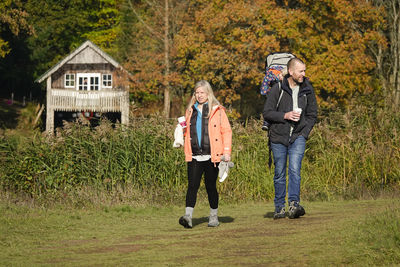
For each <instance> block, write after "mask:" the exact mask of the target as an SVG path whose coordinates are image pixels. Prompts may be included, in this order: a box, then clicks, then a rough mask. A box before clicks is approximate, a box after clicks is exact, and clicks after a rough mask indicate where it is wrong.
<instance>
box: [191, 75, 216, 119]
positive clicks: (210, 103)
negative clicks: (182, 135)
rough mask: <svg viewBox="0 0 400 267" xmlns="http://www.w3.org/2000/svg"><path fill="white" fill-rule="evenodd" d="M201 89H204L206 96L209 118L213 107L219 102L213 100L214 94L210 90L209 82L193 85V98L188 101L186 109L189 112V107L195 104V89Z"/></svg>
mask: <svg viewBox="0 0 400 267" xmlns="http://www.w3.org/2000/svg"><path fill="white" fill-rule="evenodd" d="M200 87H202V88H203V89H204V91H206V93H207V96H208V116H210V114H211V110H212V108H213V107H214V106H217V105H219V101H218V100H217V98H215V96H214V92H213V90H212V88H211V85H210V84H209V82H207V81H205V80H201V81H199V82H197V83H196V84H195V85H194V91H193V96H192V98H191V99H190V101H189V105H188V109H189V110H190V109H191V107H192V106H193V105H194V104H195V103H196V101H197V100H196V90H197V88H200Z"/></svg>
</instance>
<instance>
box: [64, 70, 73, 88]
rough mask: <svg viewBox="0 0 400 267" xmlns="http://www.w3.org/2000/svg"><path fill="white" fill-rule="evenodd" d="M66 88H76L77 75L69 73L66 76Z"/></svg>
mask: <svg viewBox="0 0 400 267" xmlns="http://www.w3.org/2000/svg"><path fill="white" fill-rule="evenodd" d="M64 81H65V88H74V87H75V74H73V73H68V74H65V79H64Z"/></svg>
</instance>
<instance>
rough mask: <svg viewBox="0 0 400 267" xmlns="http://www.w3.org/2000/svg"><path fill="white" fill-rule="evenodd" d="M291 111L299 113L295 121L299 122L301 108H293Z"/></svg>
mask: <svg viewBox="0 0 400 267" xmlns="http://www.w3.org/2000/svg"><path fill="white" fill-rule="evenodd" d="M293 111H294V112H296V113H299V119H297V120H296V121H299V120H300V115H301V112H302V111H303V110H302V109H301V108H295V109H294V110H293Z"/></svg>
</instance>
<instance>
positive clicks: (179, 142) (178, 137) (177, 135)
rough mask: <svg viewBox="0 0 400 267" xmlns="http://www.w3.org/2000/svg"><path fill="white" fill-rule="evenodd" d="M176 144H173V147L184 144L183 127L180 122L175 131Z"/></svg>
mask: <svg viewBox="0 0 400 267" xmlns="http://www.w3.org/2000/svg"><path fill="white" fill-rule="evenodd" d="M174 138H175V140H174V144H173V145H172V146H173V147H181V146H183V144H184V141H183V128H182V126H181V125H180V124H178V125H177V126H176V128H175V132H174Z"/></svg>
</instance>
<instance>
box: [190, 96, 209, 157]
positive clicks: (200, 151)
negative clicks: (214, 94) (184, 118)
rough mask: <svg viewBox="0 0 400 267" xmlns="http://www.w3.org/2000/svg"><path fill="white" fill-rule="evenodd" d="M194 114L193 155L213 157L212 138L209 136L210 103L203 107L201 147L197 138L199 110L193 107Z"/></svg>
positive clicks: (192, 132) (191, 133)
mask: <svg viewBox="0 0 400 267" xmlns="http://www.w3.org/2000/svg"><path fill="white" fill-rule="evenodd" d="M192 109H193V113H192V117H191V118H190V137H191V140H190V142H191V145H192V155H193V156H197V155H211V148H210V138H209V135H208V103H206V104H204V106H203V113H202V122H201V147H200V146H199V141H198V138H197V129H196V122H197V109H196V108H195V107H194V106H192Z"/></svg>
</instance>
